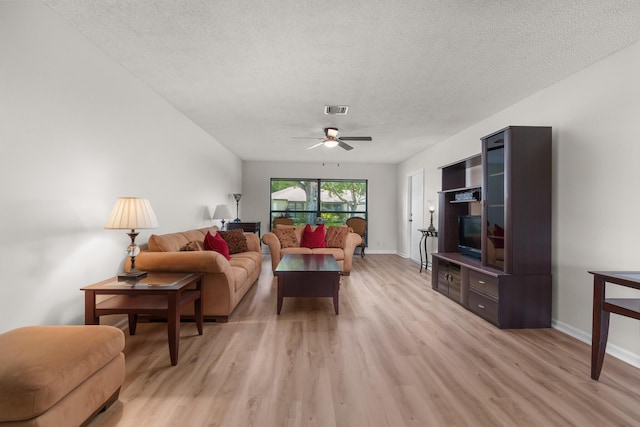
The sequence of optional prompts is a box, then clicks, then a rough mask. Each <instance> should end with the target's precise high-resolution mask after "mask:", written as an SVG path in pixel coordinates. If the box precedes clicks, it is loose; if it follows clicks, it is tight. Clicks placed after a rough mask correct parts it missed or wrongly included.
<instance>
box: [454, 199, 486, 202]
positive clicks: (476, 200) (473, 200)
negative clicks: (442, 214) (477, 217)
mask: <svg viewBox="0 0 640 427" xmlns="http://www.w3.org/2000/svg"><path fill="white" fill-rule="evenodd" d="M479 201H480V200H478V199H469V200H451V201H450V202H449V203H471V202H479Z"/></svg>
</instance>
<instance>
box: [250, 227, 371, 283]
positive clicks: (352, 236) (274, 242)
mask: <svg viewBox="0 0 640 427" xmlns="http://www.w3.org/2000/svg"><path fill="white" fill-rule="evenodd" d="M304 227H305V226H302V225H300V226H290V225H280V224H278V225H276V228H293V229H294V231H295V233H296V237H297V238H298V242H300V241H301V240H302V232H303V230H304ZM312 229H313V230H315V229H316V227H315V226H313V227H312ZM262 241H263V242H264V243H265V244H266V245H268V246H269V251H270V252H271V268H272V270H273V271H274V272H275V269H276V267H277V266H278V264H279V263H280V259H281V258H282V256H283V255H284V254H331V255H333V256H334V258H335V259H336V261H337V262H338V265H339V266H340V269H341V271H342V275H343V276H348V275H349V274H351V265H352V262H353V252H354V250H355V248H356V246H358V245H360V243H361V242H362V238H361V237H360V235H358V234H356V233H353V232H349V234H348V235H347V238H346V239H345V241H344V245H343V247H341V248H315V249H309V248H299V247H298V248H282V247H281V245H280V240H279V239H278V236H276V235H275V233H273V232H269V233H266V234H265V235H264V236H262Z"/></svg>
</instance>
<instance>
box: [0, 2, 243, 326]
mask: <svg viewBox="0 0 640 427" xmlns="http://www.w3.org/2000/svg"><path fill="white" fill-rule="evenodd" d="M0 40H2V42H0V117H1V125H0V180H1V182H2V184H1V187H0V200H2V209H1V221H0V239H1V240H0V332H3V331H6V330H9V329H12V328H15V327H19V326H25V325H31V324H68V323H83V322H84V318H83V312H84V300H83V295H82V292H81V291H80V290H79V288H80V287H82V286H85V285H88V284H91V283H94V282H97V281H99V280H102V279H105V278H108V277H111V276H113V275H115V274H116V273H118V272H119V271H120V270H121V268H122V263H123V260H124V258H125V254H124V250H125V248H126V246H127V245H128V242H129V239H128V237H127V235H126V234H125V232H124V231H121V230H105V229H104V224H105V222H106V219H107V217H108V215H109V213H110V212H111V209H112V207H113V205H114V203H115V200H116V198H117V197H118V196H137V197H145V198H148V199H150V201H151V204H152V206H153V208H154V211H155V213H156V216H157V217H158V220H159V222H160V228H159V229H157V230H142V232H141V234H140V236H139V237H138V243H144V242H146V240H147V239H148V236H149V235H150V234H151V233H152V232H156V233H164V232H172V231H178V230H184V229H189V228H196V227H200V226H208V225H210V224H211V221H210V220H209V219H208V218H209V217H210V215H209V212H208V211H209V208H210V207H211V206H215V205H216V204H218V203H224V202H228V203H231V202H230V200H232V199H230V194H231V193H233V192H235V191H238V190H239V189H240V188H241V187H240V186H241V176H242V164H241V161H240V160H239V159H238V158H237V157H236V156H234V155H232V154H231V153H230V152H229V151H228V150H227V149H225V148H224V147H223V146H221V145H220V144H219V143H218V142H217V141H215V140H214V139H212V138H211V137H210V136H209V135H207V134H205V133H204V132H203V131H202V130H201V129H200V128H198V127H197V126H195V125H194V124H193V123H192V122H191V121H189V120H188V119H186V118H185V117H184V116H183V115H182V114H180V113H179V112H177V111H176V110H175V109H174V108H172V107H171V106H170V105H168V104H167V103H166V102H165V101H164V100H163V99H162V98H161V97H159V96H158V95H156V94H155V93H154V92H152V91H151V90H150V89H149V88H148V87H146V86H145V85H144V84H142V83H141V82H139V81H137V80H136V79H135V78H133V77H132V76H131V75H130V74H129V73H128V72H127V71H126V70H124V69H123V68H122V67H120V66H119V65H118V64H116V63H114V62H113V61H111V60H110V59H109V58H107V57H106V56H105V55H104V54H103V53H102V51H101V50H99V49H97V48H96V47H95V46H93V45H91V44H89V43H88V42H87V40H86V39H85V38H84V37H83V36H82V35H81V34H79V33H78V32H76V31H75V30H74V29H72V28H70V27H69V26H68V25H67V24H66V23H65V22H63V21H62V20H61V19H59V18H58V16H57V15H55V14H54V13H53V12H51V11H50V10H49V8H48V7H46V6H44V5H42V4H40V3H39V2H0Z"/></svg>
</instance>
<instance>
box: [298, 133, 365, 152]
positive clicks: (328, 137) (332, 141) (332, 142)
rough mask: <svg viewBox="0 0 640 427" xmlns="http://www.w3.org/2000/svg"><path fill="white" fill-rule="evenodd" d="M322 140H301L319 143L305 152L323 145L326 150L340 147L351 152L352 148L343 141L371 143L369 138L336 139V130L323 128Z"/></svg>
mask: <svg viewBox="0 0 640 427" xmlns="http://www.w3.org/2000/svg"><path fill="white" fill-rule="evenodd" d="M324 134H325V137H324V138H303V139H320V140H321V141H320V142H318V143H317V144H314V145H312V146H311V147H309V148H307V150H311V149H312V148H316V147H319V146H321V145H324V146H325V147H328V148H333V147H335V146H340V147H341V148H344V149H345V150H353V147H352V146H350V145H349V144H347V143H346V142H344V141H371V140H372V138H371V137H370V136H341V137H338V129H337V128H324Z"/></svg>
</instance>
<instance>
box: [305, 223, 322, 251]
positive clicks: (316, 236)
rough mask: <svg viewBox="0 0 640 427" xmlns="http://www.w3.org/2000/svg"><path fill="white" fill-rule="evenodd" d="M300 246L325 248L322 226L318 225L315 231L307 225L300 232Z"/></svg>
mask: <svg viewBox="0 0 640 427" xmlns="http://www.w3.org/2000/svg"><path fill="white" fill-rule="evenodd" d="M300 246H301V247H303V248H311V249H313V248H326V247H327V245H326V244H325V242H324V224H320V225H318V226H317V227H316V229H315V230H312V229H311V226H310V225H309V224H307V225H306V226H305V227H304V231H303V232H302V240H301V241H300Z"/></svg>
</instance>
